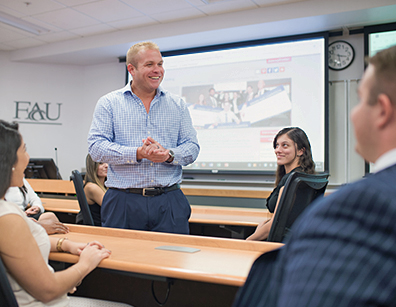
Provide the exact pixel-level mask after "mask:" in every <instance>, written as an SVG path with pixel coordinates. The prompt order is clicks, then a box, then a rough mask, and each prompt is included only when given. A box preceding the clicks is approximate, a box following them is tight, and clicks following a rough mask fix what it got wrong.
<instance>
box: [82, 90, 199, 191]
mask: <svg viewBox="0 0 396 307" xmlns="http://www.w3.org/2000/svg"><path fill="white" fill-rule="evenodd" d="M148 136H150V137H152V138H153V139H154V140H156V141H157V142H159V143H160V144H161V145H162V146H163V147H164V148H166V149H171V150H172V151H173V152H174V153H175V158H174V160H173V162H172V163H167V162H163V163H154V162H151V161H149V160H147V159H142V160H140V161H137V160H136V151H137V148H138V147H140V146H142V144H143V143H142V140H143V139H146V138H147V137H148ZM88 145H89V147H88V152H89V153H90V155H91V156H92V159H93V160H94V161H98V162H106V163H108V164H109V168H108V173H107V180H106V186H107V187H113V188H119V189H125V188H147V187H167V186H171V185H173V184H175V183H180V182H181V179H182V166H185V165H188V164H191V163H193V162H194V161H195V159H196V158H197V157H198V153H199V149H200V148H199V144H198V139H197V133H196V131H195V129H194V127H193V125H192V121H191V117H190V113H189V111H188V109H187V106H186V103H185V102H184V101H183V100H182V99H181V98H180V97H179V96H177V95H174V94H171V93H169V92H168V91H165V90H163V89H162V88H161V87H159V88H158V89H157V93H156V95H155V97H154V99H153V100H152V102H151V105H150V110H149V113H147V112H146V109H145V107H144V105H143V103H142V101H141V100H140V98H139V97H137V96H136V95H135V94H134V93H133V92H132V91H131V86H130V85H129V84H127V85H126V86H125V87H124V88H122V89H119V90H116V91H113V92H111V93H109V94H107V95H105V96H103V97H101V98H100V99H99V101H98V103H97V105H96V108H95V111H94V115H93V120H92V124H91V129H90V132H89V135H88Z"/></svg>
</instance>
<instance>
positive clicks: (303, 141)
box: [273, 127, 315, 186]
mask: <svg viewBox="0 0 396 307" xmlns="http://www.w3.org/2000/svg"><path fill="white" fill-rule="evenodd" d="M284 134H286V135H287V136H288V137H289V138H290V139H291V140H292V141H293V142H294V144H295V146H296V155H297V151H298V150H301V149H303V154H302V155H301V156H300V159H299V166H300V167H301V168H302V171H303V172H304V173H307V174H314V173H315V163H314V162H313V160H312V152H311V144H310V143H309V140H308V137H307V135H306V134H305V132H304V131H303V130H302V129H300V128H298V127H288V128H283V129H282V130H281V131H279V132H278V134H277V135H276V136H275V138H274V142H273V147H274V149H275V148H276V143H277V142H278V137H280V136H281V135H284ZM285 174H286V171H285V166H284V165H278V168H277V170H276V180H275V186H277V185H278V184H279V181H281V179H282V177H283V176H284V175H285Z"/></svg>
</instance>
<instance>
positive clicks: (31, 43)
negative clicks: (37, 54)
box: [7, 37, 43, 49]
mask: <svg viewBox="0 0 396 307" xmlns="http://www.w3.org/2000/svg"><path fill="white" fill-rule="evenodd" d="M7 45H10V46H12V47H15V48H17V49H23V48H28V47H36V46H40V45H43V42H42V41H40V40H38V39H35V38H32V37H26V38H24V39H18V40H14V41H12V42H7Z"/></svg>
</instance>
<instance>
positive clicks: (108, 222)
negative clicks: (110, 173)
mask: <svg viewBox="0 0 396 307" xmlns="http://www.w3.org/2000/svg"><path fill="white" fill-rule="evenodd" d="M101 214H102V226H104V227H114V228H124V229H134V230H152V231H159V232H169V233H179V234H189V233H190V227H189V224H188V220H189V218H190V215H191V207H190V204H189V202H188V200H187V198H186V196H185V195H184V194H183V192H182V191H181V190H180V189H178V190H173V191H170V192H166V193H163V194H161V195H158V196H142V195H139V194H133V193H128V192H125V191H120V190H116V189H109V190H107V192H106V194H105V196H104V197H103V202H102V211H101Z"/></svg>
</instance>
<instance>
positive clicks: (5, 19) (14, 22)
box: [0, 12, 49, 35]
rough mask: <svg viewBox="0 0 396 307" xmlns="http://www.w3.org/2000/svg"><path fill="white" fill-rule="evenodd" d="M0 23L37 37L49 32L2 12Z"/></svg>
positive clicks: (0, 13)
mask: <svg viewBox="0 0 396 307" xmlns="http://www.w3.org/2000/svg"><path fill="white" fill-rule="evenodd" d="M0 22H2V23H5V24H7V25H9V26H12V27H15V28H18V29H21V30H24V31H27V32H30V33H33V34H36V35H40V34H43V33H47V32H49V30H48V29H45V28H43V27H40V26H37V25H35V24H33V23H31V22H28V21H25V20H23V19H20V18H17V17H15V16H12V15H9V14H7V13H4V12H0Z"/></svg>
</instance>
